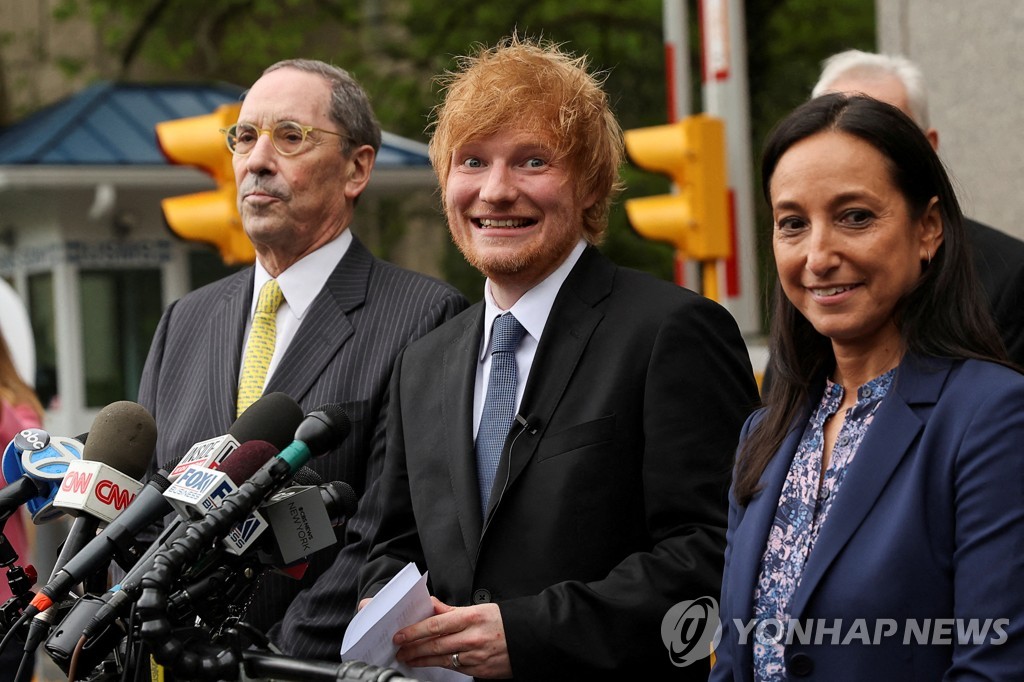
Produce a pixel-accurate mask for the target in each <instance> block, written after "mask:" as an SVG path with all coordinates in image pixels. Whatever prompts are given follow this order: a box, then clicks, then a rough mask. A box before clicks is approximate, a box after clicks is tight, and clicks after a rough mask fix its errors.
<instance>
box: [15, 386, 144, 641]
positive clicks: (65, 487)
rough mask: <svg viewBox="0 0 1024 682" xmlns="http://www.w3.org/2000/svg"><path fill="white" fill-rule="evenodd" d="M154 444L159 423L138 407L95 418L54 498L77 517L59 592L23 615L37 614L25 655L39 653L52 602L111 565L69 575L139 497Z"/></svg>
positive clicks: (63, 556) (59, 571)
mask: <svg viewBox="0 0 1024 682" xmlns="http://www.w3.org/2000/svg"><path fill="white" fill-rule="evenodd" d="M155 444H156V423H155V422H154V421H153V417H152V416H151V415H150V414H149V412H147V411H146V408H144V407H142V406H141V405H139V404H137V403H133V402H130V401H127V400H123V401H119V402H115V403H111V404H110V405H107V406H106V407H104V408H103V409H102V410H100V412H99V414H97V415H96V418H95V419H94V420H93V423H92V428H91V429H90V430H89V438H88V441H87V442H86V444H85V446H84V447H83V449H82V459H80V460H75V461H74V462H72V463H71V464H70V465H69V466H68V469H67V471H66V473H65V475H64V480H63V481H62V482H61V484H60V489H59V490H58V491H57V494H56V495H55V496H54V499H53V505H52V506H53V508H54V509H61V510H63V511H66V512H67V513H69V514H71V515H72V516H75V517H76V518H75V521H74V523H73V524H72V526H71V531H70V532H69V533H68V537H67V539H66V540H65V541H64V546H63V547H62V548H61V551H60V554H59V555H58V557H57V561H56V563H55V564H54V567H53V572H52V573H51V575H50V582H49V583H48V584H51V585H52V584H55V583H58V582H59V583H60V584H61V585H62V588H61V592H60V593H59V594H56V595H54V596H51V597H49V598H48V599H49V603H47V604H45V606H42V602H39V603H37V601H36V600H37V599H38V595H37V596H36V598H34V599H33V600H32V602H30V605H29V607H27V608H26V609H25V612H24V613H23V614H22V615H23V617H26V618H27V617H29V616H31V615H36V618H35V619H34V620H33V622H32V626H31V627H30V628H29V633H28V636H27V637H26V638H25V649H24V650H25V652H26V656H27V655H29V654H31V652H33V651H34V650H35V648H36V647H37V646H38V645H39V642H40V641H41V639H42V637H43V636H44V635H45V632H46V631H47V630H48V629H49V624H50V619H51V618H52V617H53V615H54V613H53V611H51V609H50V607H51V606H53V602H54V601H56V600H57V599H60V598H63V597H64V596H66V595H67V594H68V592H70V591H71V588H72V587H73V586H74V585H76V584H78V583H80V582H82V581H84V580H85V579H86V578H88V577H89V576H91V575H92V574H93V573H95V572H96V571H97V570H99V569H100V568H101V567H103V566H105V565H106V564H107V563H108V562H109V560H110V557H109V556H108V557H107V558H106V560H105V561H102V562H94V563H92V564H89V565H87V567H86V568H85V569H83V570H81V571H78V572H75V573H74V574H71V573H68V572H67V571H66V568H67V566H69V565H71V564H73V563H75V561H76V560H77V559H78V558H79V557H80V556H82V554H83V550H84V549H85V548H86V547H87V546H88V545H89V544H90V543H91V541H92V540H94V539H95V537H96V530H97V529H98V528H99V526H100V524H102V523H109V522H110V521H112V520H113V519H114V518H116V517H117V515H118V514H120V513H121V512H122V511H123V510H124V509H125V508H126V507H127V506H128V505H129V504H130V503H131V501H132V500H133V499H134V498H135V494H136V493H137V492H138V491H139V489H140V488H141V487H142V484H141V483H139V482H138V481H137V480H135V479H136V478H138V477H141V476H142V475H143V474H144V473H145V471H146V462H148V461H149V460H150V459H151V458H152V456H153V446H154V445H155ZM125 472H127V473H125ZM64 576H66V577H64ZM33 605H34V606H33ZM33 608H36V609H38V611H39V612H42V613H38V614H37V613H36V612H34V611H32V610H31V609H33Z"/></svg>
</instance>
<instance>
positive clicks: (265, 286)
mask: <svg viewBox="0 0 1024 682" xmlns="http://www.w3.org/2000/svg"><path fill="white" fill-rule="evenodd" d="M224 133H225V139H226V142H227V145H228V148H229V149H230V150H231V151H232V153H233V154H234V170H235V179H236V182H237V186H238V209H239V212H240V213H241V216H242V225H243V227H244V229H245V233H246V235H248V237H249V239H250V240H251V241H252V243H253V245H254V246H255V249H256V263H255V264H254V266H253V267H250V268H247V269H245V270H243V271H241V272H239V273H236V274H234V275H231V276H229V277H227V278H225V279H222V280H220V281H218V282H215V283H213V284H211V285H209V286H206V287H204V288H202V289H199V290H198V291H194V292H192V293H190V294H189V295H187V296H185V297H184V298H182V299H181V300H179V301H177V302H175V303H173V304H171V306H170V307H168V309H167V310H166V311H165V312H164V315H163V318H162V319H161V321H160V325H159V328H158V329H157V332H156V336H155V338H154V340H153V345H152V347H151V349H150V353H149V359H148V360H147V362H146V368H145V371H144V373H143V377H142V383H141V386H140V389H139V402H140V403H141V404H142V405H144V406H145V407H146V408H147V409H149V410H150V412H151V413H152V414H153V416H154V417H155V418H156V422H157V431H158V434H159V435H158V441H157V448H156V454H155V465H156V466H157V467H163V466H165V465H167V464H168V463H170V462H173V461H174V460H175V459H177V458H180V457H181V456H182V455H183V454H184V453H185V452H186V451H187V450H188V449H189V447H190V446H191V445H192V444H193V443H196V442H198V441H201V440H204V439H208V438H213V437H216V436H219V435H222V434H224V433H227V431H228V429H229V427H230V426H231V424H232V422H233V421H234V420H235V418H236V416H237V415H238V414H240V413H241V412H243V411H244V410H245V409H246V408H247V407H248V405H249V404H250V403H252V402H253V401H255V400H256V399H257V398H259V396H260V395H261V394H263V393H270V392H278V391H280V392H284V393H286V394H288V395H290V396H291V397H292V398H294V399H295V400H296V401H297V402H298V403H299V405H300V406H301V407H302V409H303V411H304V412H309V411H311V410H314V409H315V408H317V407H318V406H321V405H323V404H326V403H337V404H340V405H341V407H342V408H343V409H344V410H345V411H346V412H347V413H348V415H349V417H350V418H351V420H352V432H351V434H350V435H349V437H348V438H347V439H346V440H345V441H344V442H343V443H342V444H341V445H340V446H339V447H338V448H337V449H335V450H334V451H332V452H330V453H328V454H327V455H326V456H325V457H322V458H318V459H317V460H315V462H313V463H311V465H310V466H311V467H312V468H313V469H315V470H316V471H317V473H318V474H319V475H320V477H321V478H322V479H323V480H324V481H334V480H341V481H346V482H348V483H349V484H351V485H352V486H353V487H354V488H355V489H356V492H357V494H359V495H360V496H361V499H360V504H359V510H358V512H357V513H356V515H355V516H354V517H353V518H351V519H349V521H348V524H347V527H346V529H345V532H344V537H343V539H342V540H341V541H339V543H338V544H336V545H335V546H334V547H332V548H330V549H327V550H323V551H321V552H319V553H317V554H316V555H314V557H313V558H312V560H311V561H310V565H309V568H308V569H307V570H306V573H305V575H304V576H303V577H302V579H301V580H292V579H288V578H284V577H283V576H280V575H276V574H271V573H267V574H265V575H264V576H263V578H262V579H261V580H262V582H261V584H260V585H259V586H258V587H257V590H256V592H255V594H254V596H253V598H252V599H251V601H250V603H249V604H248V605H247V606H248V608H247V610H246V613H245V615H244V616H243V620H245V621H247V622H249V623H251V624H253V625H255V626H256V627H257V628H258V629H260V630H263V631H264V632H269V633H270V636H271V639H273V640H274V641H275V642H276V643H277V644H278V645H279V646H281V648H282V649H284V650H285V651H286V652H288V653H290V654H292V655H295V656H299V657H314V658H324V659H335V660H336V659H337V658H338V655H339V654H338V651H339V646H340V642H341V637H342V632H326V633H325V632H324V631H323V628H318V627H316V624H317V622H318V620H320V619H322V615H323V614H327V613H329V614H330V620H331V622H332V623H338V622H339V618H338V614H339V613H342V614H344V613H346V612H348V613H350V612H351V611H352V610H353V606H354V604H355V601H356V600H355V589H356V577H357V573H358V571H359V569H360V568H361V566H362V563H363V561H364V557H365V555H366V551H367V547H368V543H369V542H370V540H371V539H372V537H373V534H374V532H375V530H376V523H377V521H378V518H379V510H378V502H379V501H378V499H377V496H376V490H377V478H378V474H379V472H380V469H381V465H382V461H383V456H384V432H385V415H386V411H387V387H388V380H389V378H390V376H391V370H392V367H393V365H394V362H395V360H396V358H397V357H398V354H399V353H400V352H401V350H402V349H403V347H404V346H405V345H406V344H407V343H408V342H409V341H411V340H413V339H416V338H418V337H420V336H422V335H423V334H424V333H426V332H427V331H430V330H431V329H433V328H434V327H436V326H437V325H439V324H440V323H442V322H444V321H445V320H447V319H449V318H451V317H453V316H454V315H455V314H456V313H458V312H459V311H461V310H462V309H463V308H464V307H465V306H466V302H465V300H464V299H463V297H462V296H461V295H460V294H459V293H458V292H457V291H456V290H455V289H453V288H452V287H450V286H448V285H447V284H444V283H442V282H438V281H436V280H433V279H431V278H429V277H426V276H423V275H419V274H415V273H412V272H408V271H406V270H402V269H400V268H398V267H395V266H394V265H391V264H389V263H386V262H383V261H381V260H378V259H376V258H375V257H374V256H373V255H371V254H370V252H369V251H368V250H367V248H366V247H365V246H363V244H362V243H361V242H360V241H359V239H358V238H356V237H355V236H354V235H353V234H352V231H351V230H350V229H349V228H350V226H351V225H352V224H353V222H354V220H355V206H356V202H357V200H358V199H359V196H360V194H362V192H363V191H364V190H365V189H366V186H367V183H368V182H369V179H370V173H371V171H372V170H373V164H374V159H375V158H376V154H377V151H378V149H379V148H380V143H381V133H380V127H379V125H378V123H377V120H376V118H375V116H374V114H373V111H372V109H371V108H370V103H369V101H368V99H367V96H366V94H365V92H364V91H363V89H362V88H361V87H360V86H359V84H358V83H357V82H356V81H355V80H354V79H353V78H352V77H351V76H350V75H349V74H348V73H347V72H346V71H344V70H343V69H340V68H336V67H333V66H330V65H328V64H325V63H323V62H317V61H311V60H288V61H284V62H279V63H277V64H274V65H273V66H271V67H269V68H268V69H267V70H266V71H264V73H263V75H262V76H261V77H260V78H259V80H257V81H256V83H255V84H253V86H252V88H250V89H249V91H248V92H247V93H246V95H245V98H244V101H243V103H242V107H241V111H240V113H239V118H238V122H237V124H236V125H234V126H232V127H231V128H230V129H228V130H225V131H224ZM340 535H341V534H339V536H340ZM339 553H340V554H341V556H340V557H339V558H338V562H339V565H341V566H343V567H347V568H346V570H341V571H339V570H338V568H337V567H335V570H334V572H333V573H332V579H331V580H330V581H322V582H321V583H317V577H319V576H320V574H321V573H323V571H324V570H325V569H326V568H327V567H328V566H330V565H331V564H332V562H333V561H334V559H335V557H336V556H338V555H339ZM289 605H290V606H291V608H290V609H289ZM286 610H287V611H288V613H287V616H286V615H285V612H286ZM340 620H341V622H343V623H347V621H348V617H347V616H345V617H343V618H341V619H340ZM310 633H315V634H310Z"/></svg>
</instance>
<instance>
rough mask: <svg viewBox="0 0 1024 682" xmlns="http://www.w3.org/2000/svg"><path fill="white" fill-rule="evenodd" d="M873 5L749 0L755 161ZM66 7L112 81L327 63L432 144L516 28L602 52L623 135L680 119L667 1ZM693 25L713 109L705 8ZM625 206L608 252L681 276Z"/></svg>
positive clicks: (180, 1)
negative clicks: (466, 84) (444, 88)
mask: <svg viewBox="0 0 1024 682" xmlns="http://www.w3.org/2000/svg"><path fill="white" fill-rule="evenodd" d="M873 4H874V3H873V0H747V2H746V4H745V10H744V11H745V16H746V25H747V34H748V35H747V45H748V61H749V76H750V95H751V100H750V104H751V113H752V118H753V121H752V135H753V138H754V139H753V144H754V157H755V159H756V158H757V156H758V151H759V149H760V145H761V141H762V140H763V138H764V136H765V134H766V133H767V130H768V129H769V128H770V126H771V125H772V124H773V123H774V122H775V121H777V120H778V119H779V118H780V117H781V116H782V115H784V114H785V112H787V111H789V110H790V109H791V108H792V107H793V106H795V105H796V104H797V103H799V102H800V101H802V100H803V99H805V98H806V96H807V94H808V92H809V90H810V86H811V84H812V83H813V82H814V80H815V78H816V77H817V73H818V68H819V63H820V61H821V60H822V59H823V58H824V57H826V56H828V55H829V54H831V53H833V52H836V51H839V50H842V49H846V48H848V47H861V48H865V49H872V48H873V45H874V8H873ZM58 11H59V13H60V14H61V16H65V17H66V16H73V15H75V14H76V13H77V14H79V15H81V14H83V13H88V15H89V16H91V17H92V19H93V20H94V21H95V23H96V25H97V26H98V27H99V28H100V29H101V30H102V31H103V37H104V41H105V44H106V45H107V46H108V48H109V49H110V50H111V53H112V54H114V55H117V62H118V63H119V64H120V67H121V72H122V73H121V74H105V75H106V76H107V77H115V76H117V75H125V74H140V73H141V74H145V77H147V78H151V77H153V76H155V77H158V78H168V79H182V78H189V79H219V80H224V81H229V82H234V83H239V84H248V83H251V82H252V81H253V80H255V79H256V78H257V77H258V76H259V73H260V72H261V71H262V69H263V68H264V67H265V66H267V65H268V64H270V63H272V62H274V61H277V60H279V59H284V58H289V57H296V56H303V57H312V58H317V59H323V60H325V61H329V62H332V63H335V64H338V65H341V66H344V67H345V68H347V69H348V70H350V71H351V72H352V73H353V75H355V76H356V77H357V78H358V79H359V80H360V81H361V82H362V83H363V84H364V85H365V86H366V88H367V91H368V92H369V93H370V95H371V98H372V99H373V102H374V106H375V109H376V111H377V114H378V116H379V118H380V120H381V123H382V125H383V126H384V127H385V129H387V130H390V131H393V132H395V133H398V134H400V135H404V136H407V137H411V138H414V139H424V138H425V136H426V132H425V131H426V129H427V127H428V124H429V112H430V111H431V109H432V107H433V106H434V105H435V104H436V103H437V86H436V83H435V80H434V77H435V76H436V75H437V74H439V73H441V72H443V71H445V70H447V69H450V68H452V67H453V66H454V64H455V61H454V57H455V56H456V55H462V54H465V53H466V52H467V51H468V50H470V49H471V48H472V46H473V45H474V44H476V43H482V44H485V45H490V44H493V43H494V42H496V41H497V40H498V39H500V38H501V37H503V36H506V35H509V34H510V33H512V32H513V31H517V32H518V33H519V34H520V35H527V36H531V37H543V38H545V39H549V40H552V41H554V42H557V43H563V44H564V45H565V46H566V47H567V48H568V49H569V50H571V51H573V52H576V53H578V54H579V53H585V54H587V55H589V57H590V60H591V63H592V64H593V66H594V67H595V68H596V69H598V70H600V71H603V72H605V73H606V74H607V81H606V85H607V89H608V91H609V93H610V95H611V98H612V102H613V104H614V107H615V110H616V112H617V114H618V116H619V119H620V121H621V123H622V126H623V128H625V129H629V128H635V127H640V126H647V125H656V124H659V123H663V122H665V120H666V117H667V114H666V93H665V68H664V48H663V38H662V35H663V32H662V3H661V1H660V0H629V2H623V1H622V0H503V1H501V2H480V1H479V0H362V2H353V1H351V0H349V1H346V0H63V1H62V2H61V3H59V6H58ZM688 15H689V18H690V22H691V26H690V35H691V40H690V42H691V53H692V55H691V56H692V60H691V61H692V64H693V67H694V74H693V77H692V82H693V83H694V97H693V102H694V103H695V106H694V108H695V109H699V108H700V104H699V103H700V96H699V89H700V76H699V72H698V71H697V69H698V68H699V64H700V59H699V34H698V31H697V18H698V16H699V13H698V8H697V2H696V1H695V0H690V2H689V8H688ZM624 177H625V179H626V183H627V191H626V193H625V195H624V196H623V197H622V198H623V199H625V198H628V197H630V196H645V195H651V194H660V193H663V192H665V191H667V189H668V184H667V181H666V180H665V179H664V178H661V177H658V176H653V175H650V174H647V173H643V172H640V171H636V170H634V169H631V168H626V169H625V170H624ZM757 203H758V205H760V202H757ZM621 204H622V202H621V201H620V202H618V204H617V206H616V208H615V209H613V212H612V216H611V225H610V228H609V232H608V236H607V239H606V242H605V245H604V248H605V250H606V251H608V252H610V253H611V254H612V256H613V257H614V258H615V260H616V261H618V262H620V263H623V264H626V265H631V266H634V267H639V268H642V269H646V270H649V271H651V272H654V273H656V274H658V275H659V276H661V277H664V278H667V279H670V278H671V277H672V253H671V249H670V248H669V247H668V246H665V245H660V244H652V243H650V242H646V241H644V240H642V239H640V238H639V237H637V236H636V235H635V234H634V233H633V232H632V231H631V230H630V229H629V227H628V226H627V224H626V221H625V215H624V211H623V210H622V208H621ZM762 216H763V214H762ZM759 224H765V223H764V221H763V217H762V219H760V220H759ZM759 233H760V234H761V235H764V234H768V233H769V231H768V230H759ZM763 242H764V238H763V237H762V246H763V245H764V244H763ZM762 253H767V252H766V251H764V249H762ZM446 262H447V263H448V266H447V267H448V275H449V279H450V280H451V281H453V282H454V283H456V284H457V285H458V286H460V287H462V288H463V289H464V290H466V291H467V292H468V293H470V294H471V295H479V294H478V292H479V278H478V277H477V276H476V275H475V273H473V271H472V270H471V269H470V268H469V266H467V265H465V263H464V261H463V260H462V258H461V257H459V256H458V254H456V253H455V252H454V249H452V252H451V253H450V254H448V257H447V258H446Z"/></svg>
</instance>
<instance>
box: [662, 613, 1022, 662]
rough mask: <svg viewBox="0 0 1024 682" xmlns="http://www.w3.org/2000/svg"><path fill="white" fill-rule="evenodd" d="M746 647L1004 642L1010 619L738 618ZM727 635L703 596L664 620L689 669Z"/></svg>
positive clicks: (736, 626) (672, 653)
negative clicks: (724, 634)
mask: <svg viewBox="0 0 1024 682" xmlns="http://www.w3.org/2000/svg"><path fill="white" fill-rule="evenodd" d="M729 624H730V626H731V628H732V630H733V636H735V637H736V641H737V643H738V644H739V645H740V646H746V645H751V644H754V643H759V644H772V643H782V644H784V645H789V644H802V645H833V646H877V645H879V644H883V643H886V644H889V643H893V642H897V643H901V644H905V645H908V646H909V645H919V646H920V645H933V646H953V645H961V646H966V645H974V646H978V645H981V644H989V645H996V646H998V645H1000V644H1004V643H1005V642H1006V641H1007V639H1008V638H1009V635H1008V633H1007V628H1008V627H1009V625H1010V619H1009V618H906V619H896V618H848V619H844V618H806V619H794V620H787V621H782V620H778V619H774V618H768V619H764V620H756V619H748V620H744V619H740V618H734V619H732V621H730V623H729ZM721 637H722V627H721V621H720V619H719V615H718V602H717V601H716V600H715V599H714V598H712V597H698V598H697V599H692V600H689V601H683V602H679V603H678V604H676V605H675V606H673V607H672V608H670V609H669V610H668V611H667V612H666V613H665V617H664V618H663V619H662V622H661V639H662V641H663V642H664V644H665V647H666V648H667V649H668V654H669V658H670V659H671V660H672V663H673V664H674V665H676V666H679V667H685V666H688V665H690V664H691V663H694V662H696V661H699V660H701V659H705V658H707V657H708V656H710V655H711V652H712V650H713V649H714V648H715V647H717V646H718V643H719V641H720V640H721Z"/></svg>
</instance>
